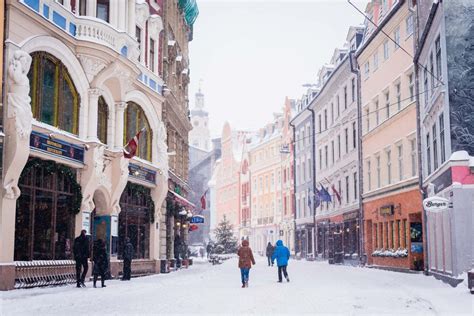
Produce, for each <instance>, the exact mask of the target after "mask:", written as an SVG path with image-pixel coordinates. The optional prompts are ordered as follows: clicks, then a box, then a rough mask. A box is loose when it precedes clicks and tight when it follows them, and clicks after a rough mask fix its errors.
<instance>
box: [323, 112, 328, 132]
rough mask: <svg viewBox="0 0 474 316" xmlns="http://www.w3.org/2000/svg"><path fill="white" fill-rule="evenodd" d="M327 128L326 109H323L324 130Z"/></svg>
mask: <svg viewBox="0 0 474 316" xmlns="http://www.w3.org/2000/svg"><path fill="white" fill-rule="evenodd" d="M327 129H328V110H327V109H324V130H327Z"/></svg>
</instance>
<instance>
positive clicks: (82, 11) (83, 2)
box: [79, 0, 87, 15]
mask: <svg viewBox="0 0 474 316" xmlns="http://www.w3.org/2000/svg"><path fill="white" fill-rule="evenodd" d="M79 15H87V0H80V1H79Z"/></svg>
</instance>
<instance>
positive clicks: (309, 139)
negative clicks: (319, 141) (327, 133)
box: [275, 125, 312, 149]
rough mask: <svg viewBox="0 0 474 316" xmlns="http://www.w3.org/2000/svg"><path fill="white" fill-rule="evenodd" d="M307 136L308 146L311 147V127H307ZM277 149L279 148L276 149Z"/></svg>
mask: <svg viewBox="0 0 474 316" xmlns="http://www.w3.org/2000/svg"><path fill="white" fill-rule="evenodd" d="M306 135H308V136H306V144H307V145H308V146H309V145H311V137H312V135H311V129H310V126H309V125H308V126H307V127H306ZM275 149H277V148H276V147H275Z"/></svg>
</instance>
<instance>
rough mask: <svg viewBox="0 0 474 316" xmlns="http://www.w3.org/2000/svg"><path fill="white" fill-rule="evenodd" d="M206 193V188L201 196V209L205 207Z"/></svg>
mask: <svg viewBox="0 0 474 316" xmlns="http://www.w3.org/2000/svg"><path fill="white" fill-rule="evenodd" d="M206 194H207V190H206V191H205V192H204V194H203V195H202V196H201V209H203V210H205V209H206Z"/></svg>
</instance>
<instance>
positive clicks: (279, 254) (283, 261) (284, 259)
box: [272, 240, 290, 283]
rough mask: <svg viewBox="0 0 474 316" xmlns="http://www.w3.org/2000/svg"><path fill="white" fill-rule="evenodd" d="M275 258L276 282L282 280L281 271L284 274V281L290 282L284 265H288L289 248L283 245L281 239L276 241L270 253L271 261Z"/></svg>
mask: <svg viewBox="0 0 474 316" xmlns="http://www.w3.org/2000/svg"><path fill="white" fill-rule="evenodd" d="M275 259H276V261H277V266H278V282H280V283H281V282H282V277H281V274H282V272H283V274H284V276H285V279H286V281H287V282H290V278H289V277H288V273H287V271H286V267H287V266H288V260H289V259H290V250H288V248H287V247H285V246H283V241H281V240H278V241H277V242H276V247H275V250H274V251H273V255H272V263H273V261H275Z"/></svg>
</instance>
